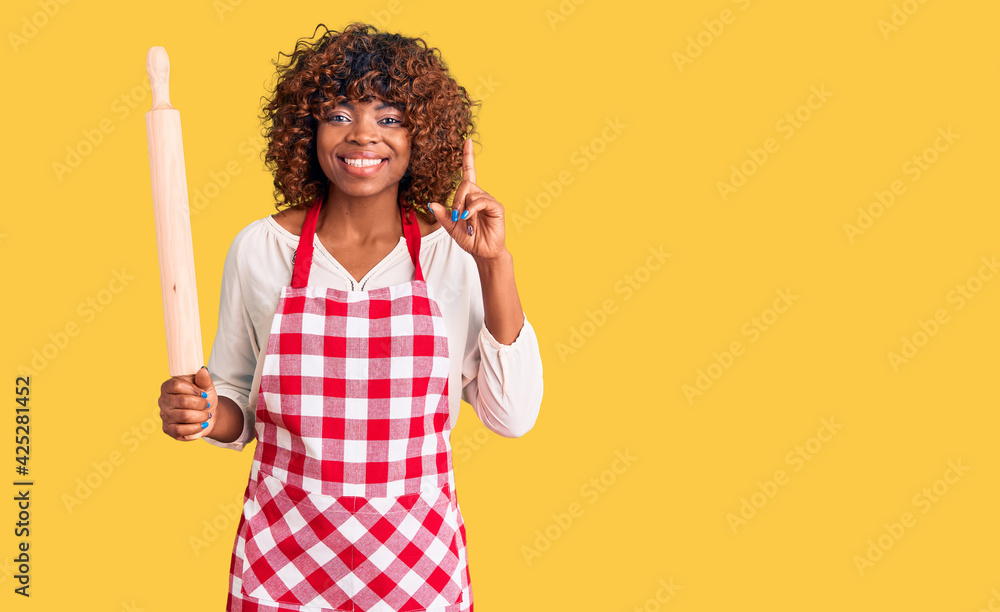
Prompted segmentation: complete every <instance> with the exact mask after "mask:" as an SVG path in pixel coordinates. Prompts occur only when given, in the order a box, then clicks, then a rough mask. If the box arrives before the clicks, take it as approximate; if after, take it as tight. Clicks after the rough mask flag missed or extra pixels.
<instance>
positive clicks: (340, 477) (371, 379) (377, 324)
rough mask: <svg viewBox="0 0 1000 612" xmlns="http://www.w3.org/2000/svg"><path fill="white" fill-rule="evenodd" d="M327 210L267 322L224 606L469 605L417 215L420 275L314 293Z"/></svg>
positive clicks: (452, 609)
mask: <svg viewBox="0 0 1000 612" xmlns="http://www.w3.org/2000/svg"><path fill="white" fill-rule="evenodd" d="M321 206H322V202H321V201H319V200H317V201H316V203H314V204H313V206H312V207H311V208H310V209H309V211H308V212H307V214H306V218H305V223H304V225H303V227H302V232H301V236H300V238H299V245H298V250H297V251H296V254H297V255H296V258H295V260H296V261H295V268H294V273H293V276H292V284H291V286H289V287H284V288H282V290H281V297H280V300H279V301H278V306H277V310H276V312H275V314H274V320H273V322H272V324H271V334H270V337H269V338H268V342H267V353H266V355H265V357H264V363H263V370H262V375H261V381H260V390H259V393H258V403H257V411H256V419H257V420H256V425H255V430H256V434H257V447H256V451H255V452H254V459H253V465H252V467H251V470H250V478H249V482H248V483H247V488H246V492H245V494H244V500H243V502H244V503H243V515H242V516H241V517H240V522H239V526H238V528H237V534H236V542H235V544H234V546H233V556H232V562H231V566H230V588H229V599H228V602H227V606H226V609H227V610H229V611H234V612H235V611H242V612H251V611H257V610H260V611H275V612H277V611H300V612H302V611H307V610H316V611H319V610H351V611H368V610H370V611H373V612H382V611H390V610H391V611H406V610H434V611H440V612H466V611H471V610H472V591H471V587H470V578H469V570H468V563H467V556H466V546H465V524H464V522H463V520H462V514H461V512H460V511H459V507H458V499H457V497H456V494H455V480H454V472H453V470H452V458H451V441H450V434H451V425H450V422H451V421H450V419H449V409H448V372H449V363H448V336H447V330H446V329H445V321H444V318H443V317H442V314H441V308H440V307H439V305H438V303H437V302H436V301H435V300H434V298H433V297H432V295H431V291H430V287H428V285H427V283H426V282H425V281H424V277H423V273H422V271H421V269H420V260H419V257H418V255H419V253H420V228H419V226H418V225H417V223H416V220H415V219H414V214H413V209H412V208H409V207H407V208H403V209H402V210H401V218H402V221H403V233H404V235H405V237H406V245H407V249H408V250H409V253H410V258H411V259H412V260H413V265H414V267H415V268H416V278H415V280H412V281H410V282H407V283H403V284H401V285H394V286H392V287H384V288H379V289H374V290H370V291H344V290H340V289H334V288H329V287H311V286H309V285H308V279H309V270H310V267H311V264H312V255H313V237H314V236H315V233H316V220H317V217H318V215H319V210H320V207H321ZM404 211H405V212H404Z"/></svg>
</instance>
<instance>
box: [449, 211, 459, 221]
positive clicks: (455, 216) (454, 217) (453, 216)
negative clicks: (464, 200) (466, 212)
mask: <svg viewBox="0 0 1000 612" xmlns="http://www.w3.org/2000/svg"><path fill="white" fill-rule="evenodd" d="M451 220H452V222H454V221H458V211H457V210H452V211H451Z"/></svg>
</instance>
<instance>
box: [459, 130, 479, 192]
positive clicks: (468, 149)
mask: <svg viewBox="0 0 1000 612" xmlns="http://www.w3.org/2000/svg"><path fill="white" fill-rule="evenodd" d="M462 178H463V179H465V180H467V181H469V182H470V183H472V184H473V185H475V184H476V158H475V156H474V155H473V153H472V139H471V138H466V139H465V150H464V152H463V153H462Z"/></svg>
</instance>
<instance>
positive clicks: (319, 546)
mask: <svg viewBox="0 0 1000 612" xmlns="http://www.w3.org/2000/svg"><path fill="white" fill-rule="evenodd" d="M246 510H247V517H248V518H247V538H246V547H245V554H244V557H243V591H244V592H245V593H246V594H247V595H249V596H251V597H256V598H258V599H263V600H265V601H268V600H270V601H273V602H276V603H287V604H296V605H306V606H319V607H326V608H332V609H334V610H354V609H355V607H354V606H353V605H352V604H351V601H350V599H351V598H350V595H351V593H353V592H354V591H356V590H357V581H356V579H355V578H354V577H353V576H352V574H351V570H350V567H351V563H352V561H351V557H352V556H354V555H355V553H354V550H353V548H352V546H351V541H350V536H351V534H350V533H349V532H348V531H347V530H348V529H350V527H351V526H352V523H353V524H356V521H354V520H353V519H352V515H351V512H350V511H349V510H348V509H347V508H345V507H344V506H343V505H341V504H340V503H338V502H337V498H334V497H328V496H323V495H315V494H310V493H308V492H306V491H304V490H302V489H299V488H298V487H294V486H291V485H287V484H285V483H284V482H282V481H280V480H278V479H277V478H275V477H273V476H270V475H265V476H263V478H262V479H261V480H260V482H259V483H258V485H257V488H256V492H255V494H254V496H253V498H252V499H250V501H249V503H248V508H247V509H246Z"/></svg>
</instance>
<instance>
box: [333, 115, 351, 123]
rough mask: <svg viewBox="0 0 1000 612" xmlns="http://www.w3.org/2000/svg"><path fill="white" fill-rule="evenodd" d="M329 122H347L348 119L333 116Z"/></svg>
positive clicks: (341, 116) (343, 116) (344, 116)
mask: <svg viewBox="0 0 1000 612" xmlns="http://www.w3.org/2000/svg"><path fill="white" fill-rule="evenodd" d="M329 120H330V121H335V122H341V121H348V118H347V116H346V115H333V116H332V117H330V119H329Z"/></svg>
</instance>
